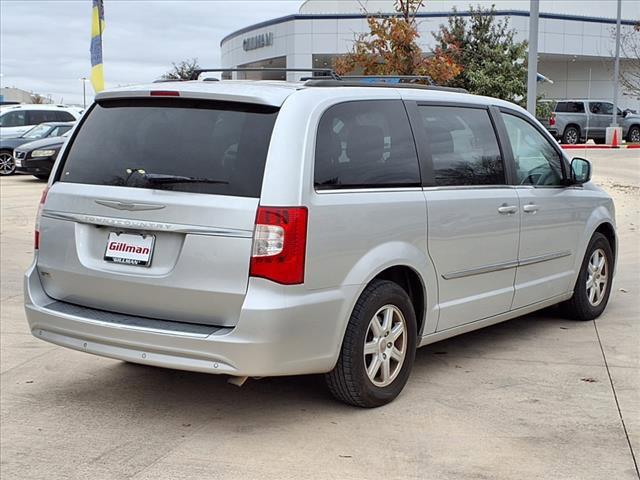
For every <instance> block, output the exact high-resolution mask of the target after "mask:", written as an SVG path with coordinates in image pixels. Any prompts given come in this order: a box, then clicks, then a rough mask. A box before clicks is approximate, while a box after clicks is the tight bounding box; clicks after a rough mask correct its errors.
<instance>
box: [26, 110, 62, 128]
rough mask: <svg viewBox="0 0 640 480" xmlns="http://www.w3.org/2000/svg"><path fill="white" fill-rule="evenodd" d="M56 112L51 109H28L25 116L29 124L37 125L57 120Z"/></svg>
mask: <svg viewBox="0 0 640 480" xmlns="http://www.w3.org/2000/svg"><path fill="white" fill-rule="evenodd" d="M56 113H57V112H54V111H53V110H29V111H28V112H27V118H28V119H29V125H39V124H41V123H45V122H55V121H56V120H57V117H56Z"/></svg>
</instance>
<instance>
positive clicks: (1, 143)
mask: <svg viewBox="0 0 640 480" xmlns="http://www.w3.org/2000/svg"><path fill="white" fill-rule="evenodd" d="M74 123H75V122H47V123H41V124H40V125H36V126H35V127H33V128H31V129H30V130H28V131H27V132H25V133H23V134H22V135H20V136H19V137H10V138H2V139H0V175H11V174H13V173H14V172H15V169H16V166H15V162H14V158H13V150H14V149H16V148H17V147H19V146H20V145H24V144H25V143H29V142H33V141H35V140H41V139H43V138H49V137H60V136H61V135H64V134H65V133H67V132H68V131H69V130H71V128H72V127H73V125H74Z"/></svg>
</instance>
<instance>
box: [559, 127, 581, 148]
mask: <svg viewBox="0 0 640 480" xmlns="http://www.w3.org/2000/svg"><path fill="white" fill-rule="evenodd" d="M579 141H580V130H578V127H573V126H569V127H567V128H565V129H564V133H563V134H562V143H567V144H569V145H575V144H576V143H578V142H579Z"/></svg>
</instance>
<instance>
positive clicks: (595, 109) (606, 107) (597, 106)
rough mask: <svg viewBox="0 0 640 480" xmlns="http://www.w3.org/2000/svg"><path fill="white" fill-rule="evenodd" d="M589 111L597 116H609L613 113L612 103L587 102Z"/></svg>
mask: <svg viewBox="0 0 640 480" xmlns="http://www.w3.org/2000/svg"><path fill="white" fill-rule="evenodd" d="M589 110H591V113H595V114H597V115H611V114H612V113H613V103H609V102H589Z"/></svg>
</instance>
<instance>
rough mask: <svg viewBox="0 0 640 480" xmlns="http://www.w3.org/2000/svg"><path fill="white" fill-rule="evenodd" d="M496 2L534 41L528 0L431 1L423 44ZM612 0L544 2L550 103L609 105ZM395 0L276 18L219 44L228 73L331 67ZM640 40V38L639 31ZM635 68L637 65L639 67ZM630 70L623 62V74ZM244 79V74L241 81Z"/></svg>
mask: <svg viewBox="0 0 640 480" xmlns="http://www.w3.org/2000/svg"><path fill="white" fill-rule="evenodd" d="M470 3H472V4H473V5H480V6H482V7H485V8H489V7H491V5H492V4H496V16H497V17H498V18H509V23H510V26H511V27H512V28H513V29H515V30H516V32H517V35H516V38H517V40H527V39H528V38H529V0H500V1H495V0H489V1H487V0H480V1H478V0H475V1H470V0H428V1H426V2H425V6H424V7H423V8H422V9H421V10H420V13H418V24H419V33H420V38H419V43H420V46H421V48H422V49H423V51H424V52H426V53H428V52H430V51H431V49H432V48H433V47H434V46H435V40H434V38H433V35H432V33H433V32H436V31H437V30H438V28H439V26H440V25H441V24H446V23H447V17H448V16H449V15H450V14H451V12H452V10H453V9H454V8H455V9H457V11H458V13H459V14H460V15H464V16H468V15H469V4H470ZM616 3H617V2H616V1H615V0H599V1H596V0H585V1H578V0H540V24H539V30H538V31H539V36H538V52H539V60H538V62H539V63H538V72H539V73H540V74H542V75H543V76H544V77H546V78H548V79H549V80H551V82H553V83H550V82H542V83H539V93H540V94H543V95H544V96H545V97H546V98H550V99H566V98H591V99H594V100H609V101H610V100H611V98H612V96H613V68H614V60H613V55H614V52H615V41H614V32H615V26H616ZM393 4H394V2H393V0H368V1H367V0H307V1H306V2H304V3H303V4H302V6H301V7H300V10H299V13H297V14H294V15H288V16H285V17H280V18H274V19H273V20H269V21H266V22H262V23H259V24H256V25H250V26H247V27H245V28H242V29H240V30H238V31H235V32H232V33H230V34H229V35H227V36H226V37H225V38H224V39H222V41H221V43H220V47H221V63H222V66H223V67H225V68H227V67H228V68H236V67H245V68H250V67H277V68H294V69H295V68H327V67H331V65H332V64H333V61H334V60H335V58H336V57H338V56H340V55H343V54H345V53H347V52H348V51H349V50H350V49H351V47H352V45H353V41H354V39H355V38H356V36H358V35H359V34H362V33H366V32H368V28H367V23H366V16H367V14H378V13H380V14H389V13H392V12H393V11H394V10H393ZM638 22H640V1H637V0H623V1H622V30H623V32H624V31H630V30H632V29H633V26H634V24H637V23H638ZM638 35H640V33H638ZM636 65H637V62H636ZM628 68H632V64H631V61H630V59H628V58H625V57H624V56H622V57H621V69H623V70H624V69H628ZM241 75H243V76H249V77H251V78H267V79H285V78H288V79H289V80H295V79H299V78H300V77H301V76H303V75H304V74H300V73H289V74H286V76H285V74H283V73H279V72H260V73H255V74H248V73H247V74H241ZM238 78H239V77H238ZM620 93H621V96H620V99H619V105H620V106H621V107H622V108H633V109H637V110H640V97H638V96H637V95H635V96H634V95H632V94H631V93H630V92H628V91H625V90H624V89H623V88H621V92H620Z"/></svg>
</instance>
